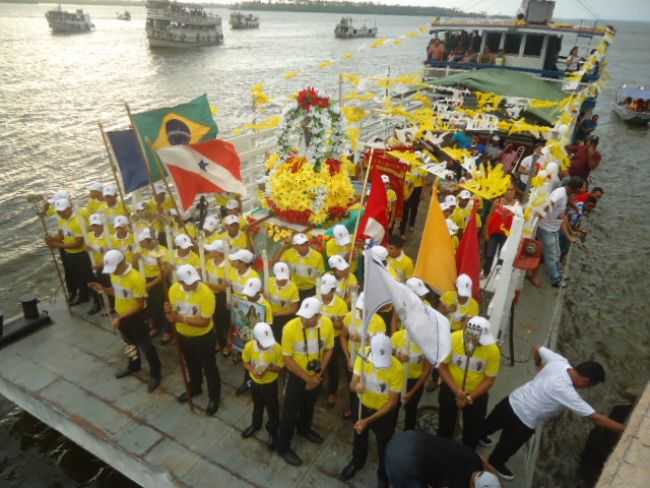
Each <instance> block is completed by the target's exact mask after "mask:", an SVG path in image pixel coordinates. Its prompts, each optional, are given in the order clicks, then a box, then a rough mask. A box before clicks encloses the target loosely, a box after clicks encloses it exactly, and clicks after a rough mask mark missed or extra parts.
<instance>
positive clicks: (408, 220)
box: [399, 166, 429, 237]
mask: <svg viewBox="0 0 650 488" xmlns="http://www.w3.org/2000/svg"><path fill="white" fill-rule="evenodd" d="M428 174H429V173H427V171H426V170H425V169H424V168H423V167H422V166H410V167H409V170H408V173H406V178H405V181H404V182H405V187H406V188H405V192H404V194H405V198H406V201H405V202H404V213H403V215H402V221H401V222H400V227H399V233H400V235H401V236H402V237H405V236H406V230H407V225H408V230H409V231H413V230H414V229H415V220H416V219H417V215H418V207H419V206H420V200H421V199H422V188H423V187H424V185H425V183H426V180H427V175H428Z"/></svg>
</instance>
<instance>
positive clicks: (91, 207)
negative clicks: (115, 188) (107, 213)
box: [79, 181, 104, 221]
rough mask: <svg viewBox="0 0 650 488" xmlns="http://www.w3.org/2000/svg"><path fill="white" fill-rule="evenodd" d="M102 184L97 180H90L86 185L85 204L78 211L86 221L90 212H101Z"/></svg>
mask: <svg viewBox="0 0 650 488" xmlns="http://www.w3.org/2000/svg"><path fill="white" fill-rule="evenodd" d="M102 189H103V185H102V184H101V183H99V182H98V181H95V182H92V183H91V184H90V185H89V186H88V201H87V202H86V206H85V207H84V208H82V209H81V210H80V211H79V213H80V214H81V215H82V216H83V218H84V219H85V220H86V221H89V219H90V216H91V215H92V214H95V213H98V212H101V210H102V206H103V205H104V197H102Z"/></svg>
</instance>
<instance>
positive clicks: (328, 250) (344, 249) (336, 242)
mask: <svg viewBox="0 0 650 488" xmlns="http://www.w3.org/2000/svg"><path fill="white" fill-rule="evenodd" d="M332 234H333V237H332V238H331V239H329V240H328V241H327V244H325V255H326V257H327V259H328V261H329V259H331V258H332V257H334V256H341V257H342V258H343V259H346V260H347V259H350V251H351V250H352V236H351V235H350V232H349V231H348V228H347V227H346V226H345V225H343V224H337V225H335V226H334V228H333V229H332ZM355 254H356V253H355ZM330 269H331V266H330ZM356 270H357V260H356V259H355V256H354V255H353V257H352V272H353V273H354V272H355V271H356Z"/></svg>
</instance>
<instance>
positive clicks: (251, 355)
mask: <svg viewBox="0 0 650 488" xmlns="http://www.w3.org/2000/svg"><path fill="white" fill-rule="evenodd" d="M241 359H242V361H244V362H245V363H250V365H251V366H252V367H253V368H254V369H256V370H257V369H264V368H267V367H268V366H269V365H271V364H272V365H274V366H277V367H278V368H284V358H283V357H282V347H281V346H280V344H274V345H273V346H271V347H269V348H268V349H266V350H262V349H260V348H259V347H258V346H257V341H256V340H255V339H253V340H250V341H248V342H247V343H246V345H245V346H244V350H243V351H242V354H241ZM250 377H251V379H252V380H253V381H254V382H255V383H257V384H259V385H267V384H269V383H273V382H274V381H275V380H277V379H278V373H276V372H275V371H268V370H267V371H265V372H264V374H263V375H262V376H255V375H254V374H251V375H250Z"/></svg>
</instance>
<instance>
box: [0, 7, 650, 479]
mask: <svg viewBox="0 0 650 488" xmlns="http://www.w3.org/2000/svg"><path fill="white" fill-rule="evenodd" d="M49 7H51V6H45V5H8V4H0V86H1V89H0V115H1V117H0V125H1V126H2V137H1V139H0V182H1V183H2V192H0V209H1V216H2V217H1V218H0V236H2V238H1V239H0V276H2V280H1V281H0V308H2V309H3V310H4V311H5V316H10V315H12V314H13V313H15V312H16V311H17V310H18V300H19V299H20V298H21V297H23V296H34V295H35V296H41V297H43V296H46V295H48V294H49V293H51V291H52V290H53V289H54V288H55V287H56V280H55V276H54V273H53V270H52V266H51V263H50V261H49V253H47V251H46V250H45V249H44V248H43V246H42V245H41V244H40V243H39V242H38V236H39V235H40V232H39V227H38V222H37V221H36V219H35V217H34V214H33V211H32V209H31V208H30V207H29V205H28V204H27V202H26V200H25V196H26V194H29V193H37V192H38V193H42V192H52V191H55V190H57V189H60V188H66V189H69V190H71V191H72V192H73V193H75V194H81V193H84V192H85V187H86V185H87V184H88V183H89V182H91V181H94V180H100V181H109V179H110V176H109V175H110V173H109V170H108V165H107V163H106V158H105V155H104V152H103V146H102V142H101V138H100V135H99V132H98V130H97V122H100V121H101V122H102V123H104V124H105V125H107V126H121V127H125V126H126V125H127V118H126V113H125V111H124V105H123V104H124V102H129V103H130V104H131V107H132V108H133V109H134V110H145V109H148V108H156V107H158V106H164V105H172V104H175V103H179V102H181V101H185V100H188V99H190V98H193V97H195V96H198V95H200V94H202V93H207V94H208V97H209V99H210V101H211V103H214V104H215V105H216V106H217V107H218V108H219V113H218V115H217V116H216V120H217V122H218V124H219V126H220V128H221V129H222V130H223V131H227V130H229V129H232V128H234V127H238V126H240V125H241V124H243V123H247V122H250V120H251V113H250V110H251V107H250V96H249V93H250V88H251V86H252V85H254V84H255V83H258V82H264V83H265V86H266V88H267V91H268V92H269V93H270V94H271V95H272V96H279V95H283V94H287V93H290V92H294V91H296V90H297V89H299V88H302V87H304V86H306V85H313V86H316V87H319V88H322V89H324V90H325V91H326V92H327V93H328V94H330V95H335V94H336V86H337V74H338V72H339V71H352V72H357V73H362V74H385V73H386V71H387V69H388V67H389V66H390V69H391V72H392V73H396V72H397V73H404V72H410V71H414V70H415V69H418V68H419V67H420V66H421V60H422V59H423V54H424V48H425V46H426V43H427V39H426V38H425V37H420V38H417V39H405V40H404V42H403V43H402V44H401V45H400V46H391V47H384V48H380V49H368V45H369V42H368V41H366V40H353V41H339V40H336V39H334V38H333V34H332V31H333V28H334V25H335V23H336V22H337V20H338V18H339V17H340V16H339V15H336V14H331V15H330V14H289V13H282V12H277V13H272V12H268V13H261V14H260V17H261V24H262V27H261V29H259V30H256V31H249V32H247V31H240V32H231V31H230V29H229V27H227V18H228V12H227V11H217V12H218V13H220V14H221V15H222V18H223V19H224V35H225V44H224V45H223V46H221V47H216V48H212V49H202V50H196V51H183V52H173V51H154V50H150V49H149V48H148V46H147V43H146V39H145V35H144V10H143V9H138V8H130V9H129V10H130V11H131V13H132V15H133V21H131V22H121V21H117V20H115V11H116V10H118V7H103V6H96V7H83V8H84V9H86V10H88V11H89V12H90V14H91V16H92V18H93V21H94V23H95V25H96V31H95V32H93V33H91V34H83V35H78V36H53V35H51V34H50V33H49V31H48V28H47V23H46V21H45V19H44V17H43V15H44V13H45V11H46V10H47V9H48V8H49ZM66 8H67V9H68V10H70V9H71V8H72V6H67V7H66ZM368 19H369V20H370V21H371V22H376V23H377V25H378V27H379V31H380V34H381V35H386V36H400V35H404V34H405V33H406V32H409V31H412V30H414V29H416V28H417V27H419V26H421V25H423V24H424V23H426V21H427V19H424V18H417V17H392V16H374V17H373V16H368ZM617 27H618V28H619V35H618V37H617V39H616V44H615V45H614V47H613V49H612V51H611V54H610V57H609V59H610V66H611V72H612V80H610V83H609V85H608V87H607V89H606V91H605V93H603V95H602V96H601V97H600V99H599V109H598V112H599V113H600V114H601V127H600V128H599V133H600V135H601V138H602V139H601V140H602V146H603V148H602V151H603V155H604V163H603V165H602V168H601V169H600V170H599V171H598V172H597V173H596V175H595V176H594V180H595V182H596V183H598V184H599V185H602V186H604V187H605V188H606V191H607V193H606V196H605V198H604V200H603V202H602V205H601V207H600V208H599V209H598V210H597V212H596V214H595V215H594V217H593V219H592V226H593V235H592V237H591V238H590V239H589V240H588V242H587V246H586V247H587V250H586V251H585V252H576V253H574V260H573V263H572V272H573V275H574V276H573V279H572V281H571V288H570V289H569V293H568V301H567V308H566V313H565V321H564V327H563V330H562V335H561V339H560V349H561V350H562V351H564V352H565V353H566V354H567V355H568V356H569V357H570V358H571V359H579V358H582V357H592V356H593V357H598V358H599V359H601V360H602V361H604V362H605V363H606V365H607V368H608V373H609V378H608V383H607V387H600V388H599V389H598V392H594V394H592V395H591V396H590V397H589V398H590V400H592V401H593V402H594V405H595V406H596V407H598V408H599V409H601V410H607V409H609V407H611V406H612V405H614V404H615V403H620V401H621V395H622V392H623V390H624V389H625V388H626V387H627V386H630V385H633V384H637V383H642V382H643V381H645V380H647V373H646V372H647V371H648V366H650V364H648V363H649V361H650V359H649V355H647V354H643V352H644V349H643V347H644V345H645V344H647V343H648V339H649V337H648V335H650V334H649V332H648V328H647V324H648V320H647V317H648V313H649V312H650V310H649V309H650V306H649V305H648V303H647V301H646V300H645V297H646V295H647V294H646V293H645V290H646V289H647V287H648V282H649V278H648V276H647V274H646V272H645V269H647V266H645V267H644V266H643V263H644V262H646V259H647V258H648V255H649V254H650V246H649V245H648V244H647V242H646V241H645V239H644V237H645V236H646V235H648V231H649V229H648V226H649V225H650V224H648V220H647V218H646V215H647V213H648V211H650V203H648V201H647V198H644V195H645V191H644V190H645V187H644V185H645V184H646V182H647V181H650V166H648V164H647V156H646V153H647V149H648V147H649V146H648V139H647V135H646V131H644V130H635V129H631V128H628V127H626V126H624V125H623V124H622V123H621V122H620V121H619V120H617V119H616V118H615V116H613V115H611V114H610V111H609V104H610V102H611V99H612V96H613V93H614V91H615V88H616V86H618V85H619V84H620V83H622V82H624V81H627V82H630V83H633V82H637V83H643V82H646V83H647V82H648V78H650V77H649V76H648V75H649V74H650V73H649V72H648V71H649V70H648V66H650V54H649V53H648V50H647V48H646V47H647V46H648V45H649V43H650V29H649V28H648V25H644V24H634V23H625V24H619V25H617ZM344 52H352V53H353V59H352V60H351V61H340V60H341V59H342V55H343V53H344ZM328 59H331V60H338V61H340V62H338V63H337V64H336V65H335V66H334V67H332V68H329V69H322V68H321V67H320V63H321V62H322V61H324V60H328ZM296 70H300V71H301V72H302V74H301V75H300V76H299V77H298V78H296V79H294V80H290V81H287V80H286V79H285V77H284V75H285V73H286V72H288V71H296ZM0 414H2V415H1V420H0V486H3V487H4V486H7V487H21V488H26V487H35V488H45V487H47V488H54V487H57V488H58V487H61V488H62V487H66V488H67V487H74V486H93V487H104V486H106V487H108V486H110V487H118V488H119V487H126V486H131V485H132V484H131V483H130V482H128V481H127V480H125V479H123V478H122V477H121V476H120V475H119V474H117V473H115V472H114V471H113V470H111V469H110V468H108V467H106V466H104V465H102V464H101V463H100V462H99V461H97V460H96V459H94V458H93V457H92V456H90V455H87V454H86V453H84V452H83V451H82V450H81V449H79V448H78V447H76V446H74V445H73V444H71V443H70V442H69V441H67V440H65V439H64V438H62V437H61V436H59V435H57V434H56V433H55V432H53V431H52V430H50V429H48V428H46V427H45V426H44V425H42V424H40V423H39V422H37V421H35V420H34V419H32V418H31V417H29V416H28V415H26V414H24V413H23V412H20V411H19V410H17V409H15V408H14V407H12V406H11V405H10V404H8V403H7V402H5V401H2V400H0ZM587 428H588V425H586V423H585V422H582V421H577V420H576V419H575V418H574V417H569V418H563V419H562V420H561V421H560V422H558V423H557V424H555V425H554V426H553V427H552V428H551V429H549V430H550V432H551V435H550V436H548V437H547V438H546V440H545V442H544V449H543V453H542V458H543V461H542V466H543V468H544V469H543V470H542V471H544V472H543V473H542V474H543V476H542V477H541V478H540V483H542V484H543V485H540V486H549V487H550V486H575V483H572V482H567V480H572V479H574V478H575V471H576V460H577V454H578V452H579V450H580V449H581V447H582V443H583V441H584V438H585V432H586V430H587ZM552 480H556V481H552ZM557 480H562V481H557ZM546 483H549V484H546ZM567 483H568V484H567Z"/></svg>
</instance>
